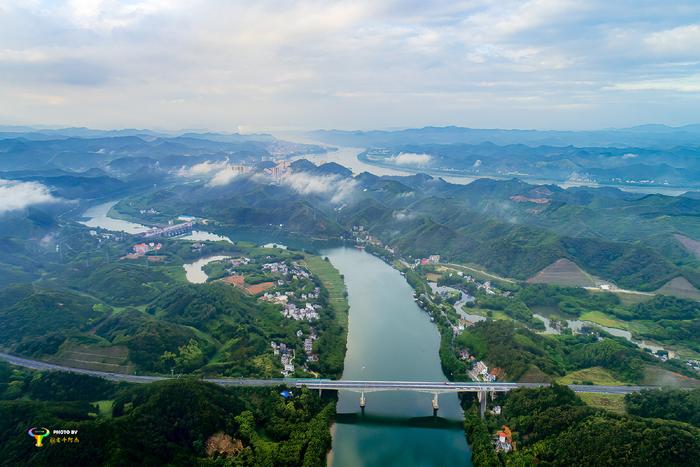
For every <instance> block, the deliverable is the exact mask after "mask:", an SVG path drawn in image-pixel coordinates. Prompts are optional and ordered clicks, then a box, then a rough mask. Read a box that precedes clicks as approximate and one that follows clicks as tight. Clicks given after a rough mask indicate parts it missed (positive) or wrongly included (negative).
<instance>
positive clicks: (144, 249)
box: [131, 242, 163, 256]
mask: <svg viewBox="0 0 700 467" xmlns="http://www.w3.org/2000/svg"><path fill="white" fill-rule="evenodd" d="M161 248H163V245H162V244H160V243H154V242H150V243H137V244H136V245H134V246H132V247H131V249H132V250H133V252H134V254H136V255H139V256H143V255H145V254H146V253H148V252H151V251H158V250H160V249H161Z"/></svg>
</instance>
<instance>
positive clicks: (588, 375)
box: [557, 366, 625, 386]
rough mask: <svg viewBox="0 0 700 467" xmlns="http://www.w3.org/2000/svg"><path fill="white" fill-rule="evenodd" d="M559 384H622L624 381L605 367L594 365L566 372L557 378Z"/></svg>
mask: <svg viewBox="0 0 700 467" xmlns="http://www.w3.org/2000/svg"><path fill="white" fill-rule="evenodd" d="M557 382H558V383H561V384H588V383H591V384H596V385H600V386H624V384H625V383H623V382H622V381H620V380H618V379H616V378H615V376H614V375H613V374H612V373H611V372H610V371H609V370H607V369H605V368H602V367H599V366H594V367H591V368H584V369H582V370H577V371H572V372H571V373H567V374H566V375H564V376H562V377H561V378H559V379H558V380H557Z"/></svg>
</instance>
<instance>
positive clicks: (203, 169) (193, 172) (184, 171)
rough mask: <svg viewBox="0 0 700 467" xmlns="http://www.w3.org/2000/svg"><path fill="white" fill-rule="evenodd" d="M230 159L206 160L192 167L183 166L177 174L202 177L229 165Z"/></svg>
mask: <svg viewBox="0 0 700 467" xmlns="http://www.w3.org/2000/svg"><path fill="white" fill-rule="evenodd" d="M228 165H229V162H228V160H224V161H217V162H214V161H204V162H200V163H199V164H195V165H192V166H190V167H181V168H180V170H178V172H177V174H178V175H179V176H181V177H201V176H202V175H210V174H211V173H213V172H218V171H221V170H223V169H225V168H226V167H228Z"/></svg>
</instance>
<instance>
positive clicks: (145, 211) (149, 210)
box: [139, 208, 160, 216]
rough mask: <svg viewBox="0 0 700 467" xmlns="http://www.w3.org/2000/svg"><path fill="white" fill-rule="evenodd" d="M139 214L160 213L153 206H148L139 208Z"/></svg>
mask: <svg viewBox="0 0 700 467" xmlns="http://www.w3.org/2000/svg"><path fill="white" fill-rule="evenodd" d="M139 214H141V215H142V216H143V215H146V214H148V215H157V214H160V212H159V211H156V210H155V209H153V208H148V209H139Z"/></svg>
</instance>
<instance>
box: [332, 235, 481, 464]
mask: <svg viewBox="0 0 700 467" xmlns="http://www.w3.org/2000/svg"><path fill="white" fill-rule="evenodd" d="M323 254H324V255H325V256H328V258H329V259H330V261H331V263H332V264H333V265H334V266H335V267H336V268H338V270H339V271H340V273H341V274H343V275H344V276H345V282H346V285H347V289H348V299H349V302H350V322H349V331H348V350H347V354H346V356H345V369H344V372H343V378H344V379H366V380H408V381H443V380H446V378H445V375H444V374H443V373H442V368H441V366H440V358H439V356H438V350H439V346H440V335H439V333H438V331H437V328H436V327H435V325H434V324H433V323H431V322H430V320H429V318H428V316H427V314H426V313H425V312H423V311H422V310H421V309H420V308H418V306H416V304H415V302H414V301H413V289H412V288H411V287H410V286H409V285H408V283H407V282H406V280H405V279H404V278H403V277H402V276H401V274H399V272H398V271H397V270H395V269H393V268H392V267H390V266H389V265H387V264H386V263H384V262H383V261H381V260H380V259H378V258H376V257H374V256H372V255H370V254H369V253H366V252H364V251H358V250H356V249H354V248H333V249H330V250H325V251H323ZM365 396H366V401H367V405H366V408H365V411H364V415H362V412H361V410H360V406H359V399H360V395H359V394H357V393H352V392H344V391H341V392H340V394H339V400H338V407H337V409H338V414H339V415H338V423H337V424H336V426H335V435H334V438H333V453H332V459H333V466H334V467H345V466H353V467H354V466H394V465H395V466H444V465H450V466H452V465H454V466H459V465H471V463H470V453H469V448H468V446H467V443H466V440H465V437H464V430H463V429H462V427H461V421H462V420H463V413H462V410H461V408H460V406H459V401H458V398H457V395H456V394H443V395H441V396H440V399H439V403H440V410H439V417H437V418H433V416H432V415H433V410H432V406H431V398H432V396H431V395H430V394H420V393H412V392H390V393H389V392H386V393H369V394H365ZM443 417H444V418H443Z"/></svg>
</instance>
